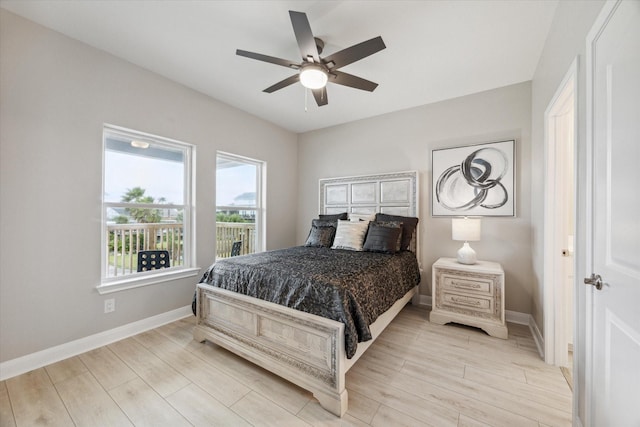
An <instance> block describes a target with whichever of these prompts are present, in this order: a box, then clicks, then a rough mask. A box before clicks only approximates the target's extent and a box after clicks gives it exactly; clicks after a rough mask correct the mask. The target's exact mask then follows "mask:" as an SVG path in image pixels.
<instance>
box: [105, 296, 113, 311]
mask: <svg viewBox="0 0 640 427" xmlns="http://www.w3.org/2000/svg"><path fill="white" fill-rule="evenodd" d="M112 311H116V300H115V299H114V298H109V299H106V300H104V312H105V313H111V312H112Z"/></svg>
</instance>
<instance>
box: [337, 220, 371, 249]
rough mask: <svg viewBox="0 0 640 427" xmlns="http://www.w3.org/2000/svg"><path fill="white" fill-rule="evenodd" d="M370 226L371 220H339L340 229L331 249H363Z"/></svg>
mask: <svg viewBox="0 0 640 427" xmlns="http://www.w3.org/2000/svg"><path fill="white" fill-rule="evenodd" d="M368 228H369V221H358V222H355V221H345V220H338V229H337V230H336V237H335V238H334V239H333V246H331V249H348V250H352V251H361V250H362V246H363V245H364V238H365V236H366V235H367V229H368Z"/></svg>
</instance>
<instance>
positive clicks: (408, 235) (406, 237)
mask: <svg viewBox="0 0 640 427" xmlns="http://www.w3.org/2000/svg"><path fill="white" fill-rule="evenodd" d="M378 221H400V222H401V223H402V242H401V243H400V250H401V251H406V250H408V249H409V245H410V244H411V239H412V238H413V232H414V231H415V230H416V227H417V226H418V218H414V217H410V216H400V215H387V214H383V213H378V214H376V222H378Z"/></svg>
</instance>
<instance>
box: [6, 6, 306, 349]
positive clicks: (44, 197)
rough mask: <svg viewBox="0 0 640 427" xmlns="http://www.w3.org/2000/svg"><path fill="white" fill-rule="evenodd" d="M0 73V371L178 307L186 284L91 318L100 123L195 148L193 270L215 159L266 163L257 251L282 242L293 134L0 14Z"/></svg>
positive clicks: (142, 294) (207, 233)
mask: <svg viewBox="0 0 640 427" xmlns="http://www.w3.org/2000/svg"><path fill="white" fill-rule="evenodd" d="M0 61H1V62H0V92H1V93H2V97H1V101H0V124H1V126H0V182H1V189H0V236H1V237H0V263H1V264H0V340H1V341H0V361H7V360H10V359H13V358H16V357H19V356H23V355H26V354H29V353H33V352H36V351H39V350H43V349H46V348H49V347H52V346H55V345H59V344H63V343H66V342H69V341H72V340H75V339H79V338H82V337H86V336H89V335H92V334H95V333H98V332H101V331H105V330H109V329H112V328H115V327H117V326H121V325H124V324H127V323H130V322H134V321H137V320H140V319H144V318H147V317H150V316H153V315H157V314H160V313H164V312H167V311H170V310H172V309H176V308H179V307H184V306H186V305H189V304H190V301H191V296H192V294H193V289H194V285H195V283H196V281H197V279H198V277H193V278H191V279H184V280H175V281H171V282H166V283H162V284H157V285H152V286H145V287H142V288H137V289H132V290H127V291H122V292H118V293H115V294H110V295H109V296H108V297H109V298H112V297H115V299H116V311H115V312H114V313H111V314H103V301H104V299H105V297H104V296H100V295H99V294H98V293H97V292H96V289H95V287H96V285H98V284H99V282H100V236H101V224H100V221H101V219H100V218H101V191H102V183H101V181H102V141H101V138H102V126H103V123H110V124H114V125H118V126H123V127H127V128H131V129H136V130H140V131H143V132H148V133H152V134H157V135H162V136H165V137H168V138H173V139H177V140H181V141H185V142H188V143H191V144H194V145H196V147H197V148H196V153H197V154H196V159H197V162H196V173H197V175H196V182H197V187H196V202H197V207H196V231H197V235H198V238H197V258H196V264H197V266H199V267H206V266H207V265H208V264H210V262H211V261H212V260H213V258H214V245H215V227H214V220H215V158H216V150H224V151H228V152H232V153H237V154H240V155H244V156H248V157H252V158H257V159H261V160H265V161H266V162H267V188H268V200H267V207H268V214H267V230H268V233H267V247H268V248H278V247H286V246H291V245H292V244H294V243H295V239H296V236H295V230H294V229H293V227H292V226H291V224H294V223H295V221H296V218H297V216H296V200H297V191H298V189H297V184H296V181H295V180H294V179H291V177H292V176H295V175H296V173H297V169H296V161H297V144H296V141H297V136H296V135H295V134H293V133H291V132H288V131H285V130H283V129H281V128H278V127H276V126H274V125H272V124H270V123H267V122H265V121H262V120H260V119H257V118H255V117H253V116H250V115H248V114H247V113H244V112H242V111H239V110H237V109H234V108H232V107H230V106H227V105H224V104H222V103H220V102H216V101H214V100H212V99H211V98H208V97H206V96H204V95H202V94H199V93H197V92H195V91H192V90H190V89H187V88H185V87H183V86H181V85H178V84H176V83H173V82H171V81H169V80H167V79H164V78H162V77H160V76H158V75H156V74H153V73H150V72H148V71H146V70H143V69H141V68H139V67H136V66H133V65H132V64H130V63H128V62H125V61H123V60H120V59H117V58H115V57H113V56H111V55H109V54H106V53H104V52H102V51H99V50H96V49H94V48H92V47H89V46H87V45H85V44H82V43H79V42H77V41H74V40H72V39H69V38H67V37H65V36H62V35H60V34H58V33H55V32H53V31H51V30H48V29H45V28H44V27H41V26H39V25H37V24H34V23H32V22H30V21H27V20H24V19H22V18H20V17H18V16H16V15H13V14H11V13H9V12H7V11H5V10H2V9H0Z"/></svg>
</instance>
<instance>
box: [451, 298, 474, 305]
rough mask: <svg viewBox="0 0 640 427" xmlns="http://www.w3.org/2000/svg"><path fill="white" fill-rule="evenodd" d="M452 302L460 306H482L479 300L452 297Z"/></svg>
mask: <svg viewBox="0 0 640 427" xmlns="http://www.w3.org/2000/svg"><path fill="white" fill-rule="evenodd" d="M451 301H453V302H456V303H458V304H465V305H475V306H479V305H480V301H478V300H474V301H470V300H468V299H463V298H456V297H452V298H451Z"/></svg>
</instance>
